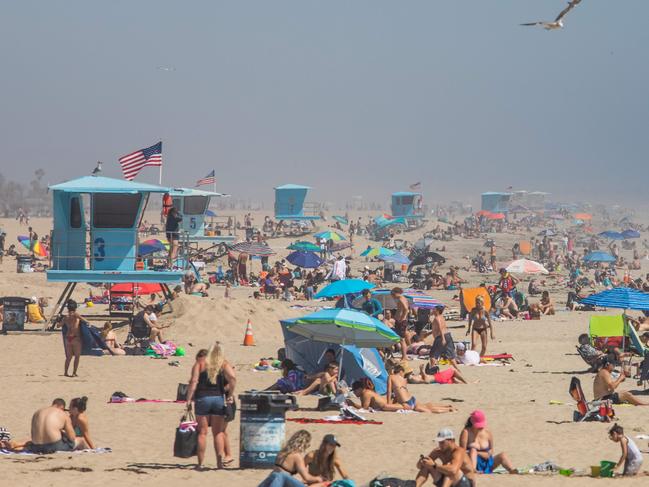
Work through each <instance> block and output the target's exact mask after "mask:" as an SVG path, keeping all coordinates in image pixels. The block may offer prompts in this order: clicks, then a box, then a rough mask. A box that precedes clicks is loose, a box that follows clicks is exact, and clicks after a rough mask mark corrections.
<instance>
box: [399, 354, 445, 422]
mask: <svg viewBox="0 0 649 487" xmlns="http://www.w3.org/2000/svg"><path fill="white" fill-rule="evenodd" d="M450 370H453V369H450ZM386 396H387V402H388V404H392V403H393V402H394V403H398V404H400V405H401V409H412V410H414V411H417V412H418V413H434V414H441V413H450V412H452V411H455V408H454V407H453V406H450V405H449V406H447V405H445V404H433V403H430V402H427V403H419V402H417V399H416V398H415V396H413V395H412V394H411V393H410V392H409V391H408V380H407V379H406V377H405V370H404V367H403V365H397V366H396V367H394V369H392V374H390V377H388V392H387V394H386Z"/></svg>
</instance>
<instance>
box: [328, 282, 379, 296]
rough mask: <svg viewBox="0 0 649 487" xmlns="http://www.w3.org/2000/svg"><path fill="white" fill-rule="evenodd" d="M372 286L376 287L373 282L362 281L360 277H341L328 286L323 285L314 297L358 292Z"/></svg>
mask: <svg viewBox="0 0 649 487" xmlns="http://www.w3.org/2000/svg"><path fill="white" fill-rule="evenodd" d="M374 287H376V285H375V284H372V283H371V282H367V281H363V280H362V279H343V280H341V281H334V282H332V283H331V284H329V285H328V286H325V287H323V288H322V289H321V290H320V291H319V292H318V294H316V295H315V297H316V298H333V297H336V296H344V295H346V294H354V293H360V292H361V291H363V290H364V289H372V288H374Z"/></svg>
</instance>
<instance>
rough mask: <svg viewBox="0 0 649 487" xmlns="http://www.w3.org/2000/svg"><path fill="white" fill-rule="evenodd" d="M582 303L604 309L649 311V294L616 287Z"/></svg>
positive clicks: (583, 300) (594, 295)
mask: <svg viewBox="0 0 649 487" xmlns="http://www.w3.org/2000/svg"><path fill="white" fill-rule="evenodd" d="M580 303H583V304H589V305H591V306H601V307H603V308H618V309H637V310H649V294H647V293H643V292H640V291H636V290H635V289H631V288H628V287H616V288H613V289H607V290H606V291H602V292H601V293H596V294H591V295H590V296H588V297H587V298H584V299H582V300H581V301H580Z"/></svg>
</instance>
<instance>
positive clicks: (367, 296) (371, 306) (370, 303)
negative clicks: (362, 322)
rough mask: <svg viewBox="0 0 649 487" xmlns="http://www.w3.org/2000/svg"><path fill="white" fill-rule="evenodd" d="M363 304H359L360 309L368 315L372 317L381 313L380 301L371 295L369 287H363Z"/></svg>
mask: <svg viewBox="0 0 649 487" xmlns="http://www.w3.org/2000/svg"><path fill="white" fill-rule="evenodd" d="M362 294H363V304H362V305H361V310H362V311H363V313H366V314H368V315H370V316H371V317H373V318H377V317H378V316H379V315H380V314H381V313H383V306H382V305H381V302H380V301H379V300H378V299H376V298H373V297H372V293H371V292H370V290H369V289H363V293H362Z"/></svg>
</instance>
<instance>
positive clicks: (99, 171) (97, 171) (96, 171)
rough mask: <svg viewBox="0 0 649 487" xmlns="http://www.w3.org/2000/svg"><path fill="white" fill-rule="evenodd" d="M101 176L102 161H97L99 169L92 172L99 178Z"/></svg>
mask: <svg viewBox="0 0 649 487" xmlns="http://www.w3.org/2000/svg"><path fill="white" fill-rule="evenodd" d="M100 174H101V161H97V167H95V168H94V169H93V170H92V175H93V176H99V175H100Z"/></svg>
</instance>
